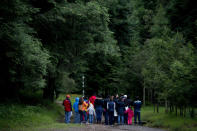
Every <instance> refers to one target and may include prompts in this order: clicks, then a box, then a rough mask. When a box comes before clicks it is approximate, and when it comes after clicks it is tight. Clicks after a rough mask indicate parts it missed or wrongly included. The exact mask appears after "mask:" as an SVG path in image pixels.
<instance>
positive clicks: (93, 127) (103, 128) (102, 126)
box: [66, 124, 165, 131]
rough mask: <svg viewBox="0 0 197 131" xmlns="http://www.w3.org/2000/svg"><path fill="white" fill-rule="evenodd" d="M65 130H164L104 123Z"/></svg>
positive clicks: (161, 130)
mask: <svg viewBox="0 0 197 131" xmlns="http://www.w3.org/2000/svg"><path fill="white" fill-rule="evenodd" d="M66 131H165V130H163V129H157V128H150V127H145V126H137V125H121V126H105V125H97V124H92V125H86V126H83V127H72V128H69V129H68V130H66Z"/></svg>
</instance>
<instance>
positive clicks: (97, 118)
mask: <svg viewBox="0 0 197 131" xmlns="http://www.w3.org/2000/svg"><path fill="white" fill-rule="evenodd" d="M98 121H99V109H98V108H96V122H97V123H98Z"/></svg>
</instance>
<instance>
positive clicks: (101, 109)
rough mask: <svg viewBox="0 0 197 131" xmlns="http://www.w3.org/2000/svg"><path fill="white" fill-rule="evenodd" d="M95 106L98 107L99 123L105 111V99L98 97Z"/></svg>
mask: <svg viewBox="0 0 197 131" xmlns="http://www.w3.org/2000/svg"><path fill="white" fill-rule="evenodd" d="M94 107H95V109H96V120H97V123H101V120H102V113H103V100H102V99H101V98H96V100H95V102H94Z"/></svg>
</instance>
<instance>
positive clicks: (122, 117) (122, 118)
mask: <svg viewBox="0 0 197 131" xmlns="http://www.w3.org/2000/svg"><path fill="white" fill-rule="evenodd" d="M121 120H122V124H124V115H122V116H121Z"/></svg>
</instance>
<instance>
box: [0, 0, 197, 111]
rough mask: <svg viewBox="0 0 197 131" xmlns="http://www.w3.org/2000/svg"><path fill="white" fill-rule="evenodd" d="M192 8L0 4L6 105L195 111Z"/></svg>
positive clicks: (69, 0) (195, 15) (66, 1)
mask: <svg viewBox="0 0 197 131" xmlns="http://www.w3.org/2000/svg"><path fill="white" fill-rule="evenodd" d="M194 3H195V1H194V0H0V98H1V101H5V100H13V99H14V100H16V101H20V102H25V101H28V102H31V101H33V100H35V98H36V96H37V95H36V94H40V95H42V96H43V98H44V99H49V100H51V101H53V100H54V99H55V98H57V97H58V95H59V94H60V93H82V76H85V79H84V80H85V95H87V96H89V95H92V94H93V93H96V94H98V95H102V96H103V97H106V96H108V95H115V94H117V93H118V94H121V93H122V94H128V95H129V96H130V98H134V97H135V96H137V95H138V96H140V98H141V99H143V102H144V104H145V103H146V104H149V103H153V104H155V103H157V104H158V103H160V104H162V103H163V104H165V105H166V106H170V107H172V108H170V109H174V108H173V106H176V107H179V108H180V109H184V108H185V107H191V108H194V107H196V106H197V103H196V101H195V97H196V94H197V81H196V79H197V53H196V48H197V45H196V42H197V34H196V32H197V5H196V4H194Z"/></svg>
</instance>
